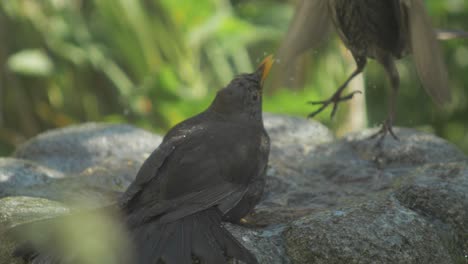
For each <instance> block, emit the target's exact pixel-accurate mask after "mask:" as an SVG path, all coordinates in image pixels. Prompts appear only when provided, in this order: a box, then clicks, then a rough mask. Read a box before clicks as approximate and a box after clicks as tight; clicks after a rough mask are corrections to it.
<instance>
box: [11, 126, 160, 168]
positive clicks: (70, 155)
mask: <svg viewBox="0 0 468 264" xmlns="http://www.w3.org/2000/svg"><path fill="white" fill-rule="evenodd" d="M161 140H162V137H161V136H158V135H154V134H151V133H149V132H147V131H145V130H142V129H138V128H135V127H132V126H129V125H112V124H96V123H88V124H84V125H77V126H70V127H66V128H63V129H55V130H52V131H49V132H46V133H43V134H41V135H39V136H37V137H35V138H33V139H31V140H29V141H28V142H26V143H25V144H23V145H22V146H20V147H19V148H18V149H17V150H16V151H15V153H14V156H15V157H16V158H21V159H27V160H32V161H35V162H36V163H38V164H41V165H44V166H46V167H49V168H52V169H55V170H57V171H61V172H63V173H67V174H77V173H81V172H82V171H84V170H85V169H88V168H90V167H93V166H96V165H99V164H101V163H105V164H108V165H113V164H118V163H120V162H121V161H122V160H133V161H142V160H144V159H145V158H146V157H147V156H148V155H149V154H150V153H151V152H152V151H153V150H154V149H155V148H156V147H157V146H158V145H159V143H161Z"/></svg>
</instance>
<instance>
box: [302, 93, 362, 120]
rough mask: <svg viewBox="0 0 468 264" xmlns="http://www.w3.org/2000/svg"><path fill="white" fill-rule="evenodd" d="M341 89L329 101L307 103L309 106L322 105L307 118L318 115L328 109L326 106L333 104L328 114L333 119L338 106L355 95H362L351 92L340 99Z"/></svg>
mask: <svg viewBox="0 0 468 264" xmlns="http://www.w3.org/2000/svg"><path fill="white" fill-rule="evenodd" d="M341 91H342V89H339V90H338V91H337V92H336V93H335V94H334V95H333V96H332V97H331V98H330V99H328V100H324V101H308V102H307V103H308V104H311V105H322V106H321V107H320V108H319V109H317V110H316V111H315V112H312V113H310V114H309V115H308V116H307V118H312V117H314V116H316V115H317V114H318V113H320V112H322V111H323V110H325V108H327V107H328V105H330V104H333V110H332V112H331V114H330V119H333V117H334V116H335V114H336V111H337V110H338V104H339V103H341V102H344V101H348V100H351V99H352V98H353V96H354V95H355V94H362V92H361V91H353V92H351V93H349V94H348V95H346V96H343V97H340V95H341Z"/></svg>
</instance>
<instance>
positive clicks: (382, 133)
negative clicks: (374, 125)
mask: <svg viewBox="0 0 468 264" xmlns="http://www.w3.org/2000/svg"><path fill="white" fill-rule="evenodd" d="M387 134H390V135H391V136H392V138H393V139H394V140H396V141H400V139H399V138H398V137H397V136H396V135H395V133H394V132H393V125H392V122H391V121H390V119H387V120H385V122H384V123H383V124H382V127H381V128H380V129H379V131H377V132H376V133H375V134H373V135H372V136H370V137H369V139H374V138H376V137H379V143H381V142H382V141H383V140H384V139H385V137H386V136H387ZM378 145H380V144H378Z"/></svg>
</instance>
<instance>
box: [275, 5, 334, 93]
mask: <svg viewBox="0 0 468 264" xmlns="http://www.w3.org/2000/svg"><path fill="white" fill-rule="evenodd" d="M328 1H329V0H303V1H302V2H300V3H299V4H298V6H297V8H296V12H295V15H294V18H293V20H292V22H291V24H290V26H289V29H288V32H287V34H286V36H285V38H284V40H283V43H282V44H281V46H280V48H279V51H278V64H277V65H276V71H277V73H278V74H274V75H273V76H278V75H282V76H281V77H280V80H274V84H275V85H281V84H282V83H278V81H280V82H282V81H283V80H284V78H285V77H287V76H284V74H288V73H289V69H291V68H292V67H291V66H292V65H293V63H294V61H295V59H296V57H297V56H298V55H300V54H302V53H303V52H305V51H306V50H308V49H311V48H317V47H318V46H319V45H320V44H321V43H322V41H323V40H324V39H325V38H326V36H327V33H328V32H329V29H330V19H329V13H328V6H327V5H328Z"/></svg>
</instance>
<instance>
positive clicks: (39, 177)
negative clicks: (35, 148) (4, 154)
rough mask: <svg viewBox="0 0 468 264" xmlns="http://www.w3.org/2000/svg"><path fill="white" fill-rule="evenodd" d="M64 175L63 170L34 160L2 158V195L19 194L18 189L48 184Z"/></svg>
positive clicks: (0, 189) (0, 170) (0, 186)
mask: <svg viewBox="0 0 468 264" xmlns="http://www.w3.org/2000/svg"><path fill="white" fill-rule="evenodd" d="M63 177H64V175H63V174H62V173H61V172H58V171H55V170H52V169H49V168H47V167H43V166H41V165H39V164H36V163H34V162H32V161H27V160H20V159H13V158H0V197H5V196H9V195H17V194H18V193H17V190H18V189H21V188H27V187H30V186H35V185H39V184H47V183H49V182H50V181H51V180H53V179H60V178H63Z"/></svg>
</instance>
